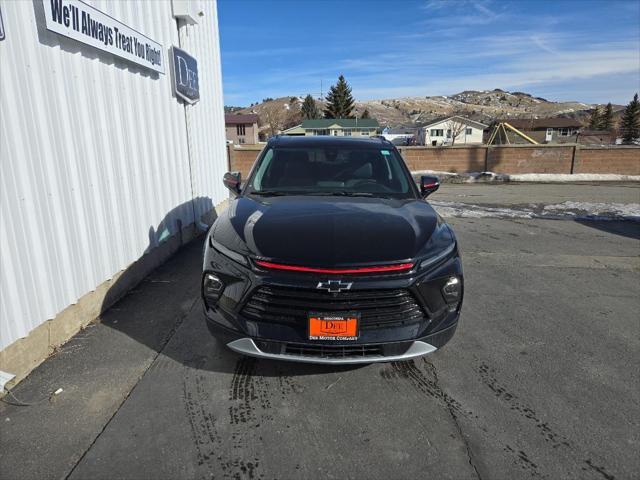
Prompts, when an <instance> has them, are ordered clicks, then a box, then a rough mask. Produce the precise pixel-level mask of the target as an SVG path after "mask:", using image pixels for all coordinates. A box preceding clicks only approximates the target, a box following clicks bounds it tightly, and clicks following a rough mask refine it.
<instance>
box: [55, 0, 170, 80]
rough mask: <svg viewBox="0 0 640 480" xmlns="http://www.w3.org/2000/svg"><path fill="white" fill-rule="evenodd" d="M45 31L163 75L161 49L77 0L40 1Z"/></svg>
mask: <svg viewBox="0 0 640 480" xmlns="http://www.w3.org/2000/svg"><path fill="white" fill-rule="evenodd" d="M42 5H43V7H44V16H45V20H46V25H47V30H51V31H52V32H56V33H59V34H60V35H64V36H65V37H69V38H73V39H74V40H77V41H79V42H81V43H84V44H87V45H91V46H92V47H95V48H97V49H100V50H102V51H104V52H108V53H111V54H113V55H116V56H118V57H120V58H124V59H125V60H128V61H130V62H133V63H136V64H138V65H141V66H143V67H146V68H149V69H151V70H154V71H156V72H159V73H165V68H164V59H163V58H162V52H163V51H164V47H163V46H162V45H161V44H159V43H158V42H156V41H154V40H151V39H150V38H149V37H147V36H145V35H143V34H142V33H140V32H137V31H136V30H134V29H132V28H130V27H128V26H126V25H125V24H123V23H121V22H119V21H118V20H116V19H115V18H112V17H110V16H109V15H107V14H106V13H103V12H101V11H100V10H98V9H96V8H93V7H92V6H90V5H87V4H86V3H84V2H82V1H80V0H42Z"/></svg>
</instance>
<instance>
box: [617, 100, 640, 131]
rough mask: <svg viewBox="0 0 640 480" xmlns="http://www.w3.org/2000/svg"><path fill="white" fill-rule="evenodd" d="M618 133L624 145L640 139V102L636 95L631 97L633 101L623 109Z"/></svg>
mask: <svg viewBox="0 0 640 480" xmlns="http://www.w3.org/2000/svg"><path fill="white" fill-rule="evenodd" d="M620 132H621V133H622V139H623V140H624V141H625V143H631V142H632V141H634V140H635V139H637V138H640V102H639V101H638V94H637V93H636V94H635V95H634V96H633V100H631V101H630V102H629V105H627V107H626V108H625V109H624V113H623V114H622V121H621V123H620Z"/></svg>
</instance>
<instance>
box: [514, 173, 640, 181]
mask: <svg viewBox="0 0 640 480" xmlns="http://www.w3.org/2000/svg"><path fill="white" fill-rule="evenodd" d="M508 177H509V181H511V182H553V183H556V182H640V175H618V174H614V173H573V174H570V173H518V174H513V175H509V176H508Z"/></svg>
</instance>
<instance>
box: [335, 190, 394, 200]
mask: <svg viewBox="0 0 640 480" xmlns="http://www.w3.org/2000/svg"><path fill="white" fill-rule="evenodd" d="M330 195H336V196H343V197H381V198H389V196H388V195H385V194H383V193H373V192H347V191H344V190H341V191H339V192H331V193H330Z"/></svg>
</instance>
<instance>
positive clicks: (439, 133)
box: [431, 128, 444, 137]
mask: <svg viewBox="0 0 640 480" xmlns="http://www.w3.org/2000/svg"><path fill="white" fill-rule="evenodd" d="M431 136H432V137H444V129H442V128H432V129H431Z"/></svg>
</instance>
